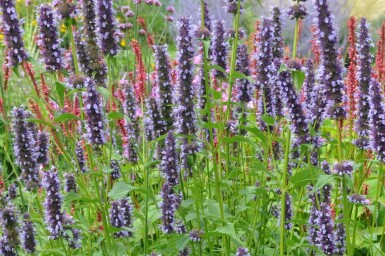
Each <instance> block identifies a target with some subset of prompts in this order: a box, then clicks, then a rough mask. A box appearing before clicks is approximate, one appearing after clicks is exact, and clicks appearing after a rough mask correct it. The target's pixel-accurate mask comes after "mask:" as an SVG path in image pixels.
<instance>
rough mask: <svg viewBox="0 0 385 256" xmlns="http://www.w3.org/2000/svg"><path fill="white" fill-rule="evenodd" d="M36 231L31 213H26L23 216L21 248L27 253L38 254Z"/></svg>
mask: <svg viewBox="0 0 385 256" xmlns="http://www.w3.org/2000/svg"><path fill="white" fill-rule="evenodd" d="M35 235H36V231H35V228H34V226H33V224H32V221H31V220H30V216H29V213H27V212H26V213H24V215H23V225H22V227H21V234H20V237H21V246H22V247H23V249H24V251H26V252H27V253H34V252H36V240H35Z"/></svg>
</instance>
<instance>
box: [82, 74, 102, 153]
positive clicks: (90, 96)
mask: <svg viewBox="0 0 385 256" xmlns="http://www.w3.org/2000/svg"><path fill="white" fill-rule="evenodd" d="M85 85H86V88H87V91H86V92H85V93H84V94H83V95H84V98H85V100H84V112H85V113H86V116H87V136H88V140H89V142H90V143H91V144H92V145H94V146H100V145H103V144H104V143H105V142H106V135H105V131H104V118H103V110H102V104H101V98H100V95H99V92H98V91H97V90H96V85H95V83H94V81H93V80H92V79H91V78H89V77H87V78H86V80H85Z"/></svg>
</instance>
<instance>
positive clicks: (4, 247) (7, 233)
mask: <svg viewBox="0 0 385 256" xmlns="http://www.w3.org/2000/svg"><path fill="white" fill-rule="evenodd" d="M17 219H18V214H17V211H16V210H15V207H14V206H13V205H8V206H6V207H5V208H4V209H2V211H1V213H0V223H1V225H2V228H3V237H1V238H0V254H1V255H6V256H16V255H18V253H17V247H18V246H19V244H20V238H19V225H18V222H17Z"/></svg>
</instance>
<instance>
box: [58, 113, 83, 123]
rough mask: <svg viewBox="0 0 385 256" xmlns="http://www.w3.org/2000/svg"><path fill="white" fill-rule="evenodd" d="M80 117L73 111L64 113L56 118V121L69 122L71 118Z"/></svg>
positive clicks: (76, 118)
mask: <svg viewBox="0 0 385 256" xmlns="http://www.w3.org/2000/svg"><path fill="white" fill-rule="evenodd" d="M78 119H79V118H78V117H77V116H75V115H74V114H71V113H64V114H61V115H60V116H58V117H56V118H55V119H54V121H55V123H62V122H68V121H71V120H78Z"/></svg>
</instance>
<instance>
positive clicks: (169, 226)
mask: <svg viewBox="0 0 385 256" xmlns="http://www.w3.org/2000/svg"><path fill="white" fill-rule="evenodd" d="M160 195H161V197H162V202H161V203H160V208H161V212H162V217H161V218H162V231H163V233H164V234H171V233H172V232H174V231H175V229H174V222H175V212H176V210H177V209H178V207H179V204H180V196H179V195H176V194H175V191H174V188H173V187H172V186H171V185H170V184H168V183H167V182H165V183H164V184H163V187H162V192H161V194H160Z"/></svg>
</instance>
